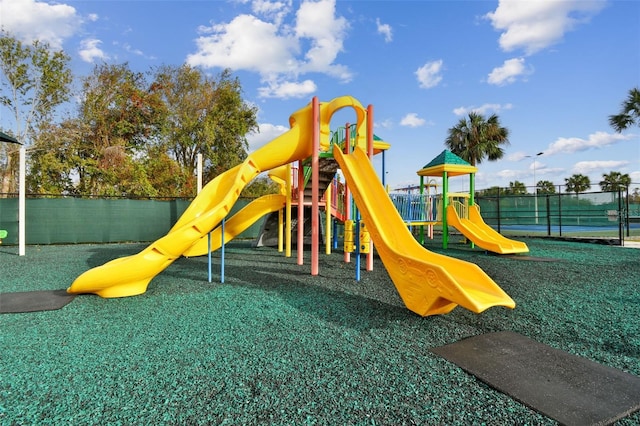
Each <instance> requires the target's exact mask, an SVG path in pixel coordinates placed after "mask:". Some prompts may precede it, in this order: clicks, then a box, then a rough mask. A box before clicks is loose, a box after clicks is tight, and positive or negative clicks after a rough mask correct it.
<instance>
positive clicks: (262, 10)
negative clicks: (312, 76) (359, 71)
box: [187, 0, 353, 98]
mask: <svg viewBox="0 0 640 426" xmlns="http://www.w3.org/2000/svg"><path fill="white" fill-rule="evenodd" d="M291 4H292V2H291V1H286V2H282V1H280V2H269V1H264V0H256V1H254V2H253V3H252V6H253V9H252V10H253V12H254V13H256V14H260V15H261V16H264V17H265V20H263V19H260V18H258V17H257V16H254V15H247V14H244V15H239V16H236V17H235V18H234V19H233V20H232V21H231V22H229V23H218V24H212V25H211V26H209V27H200V29H199V31H200V34H201V35H200V37H199V38H198V39H197V40H196V46H197V49H196V52H195V53H193V54H190V55H188V56H187V63H188V64H189V65H191V66H200V67H203V68H216V67H218V68H231V69H233V70H247V71H252V72H256V73H258V74H260V76H261V78H262V82H263V83H265V84H266V86H265V87H262V88H260V89H259V93H260V96H263V97H285V98H287V97H300V96H305V95H307V94H309V93H311V92H312V91H315V90H316V85H315V83H314V82H313V81H311V80H308V79H307V80H305V81H303V82H297V81H296V80H297V79H298V77H299V76H301V75H304V74H307V73H321V74H326V75H329V76H332V77H334V78H337V79H339V80H341V81H343V82H348V81H350V80H351V79H352V77H353V75H352V73H351V71H350V70H349V69H348V67H346V66H344V65H341V64H338V63H336V62H335V61H336V59H337V57H338V54H339V53H341V52H342V51H343V41H344V39H345V37H346V35H347V31H348V29H349V24H348V22H347V20H346V19H345V18H343V17H338V16H336V13H335V12H336V11H335V0H320V1H313V2H312V1H305V2H302V3H301V4H300V7H299V8H298V10H297V12H296V15H295V22H294V25H287V24H284V23H283V21H284V19H285V17H286V15H287V14H290V13H291ZM307 45H308V46H309V47H308V48H307V49H306V51H305V50H304V49H303V46H307ZM283 82H284V83H283ZM311 89H313V90H311ZM310 91H311V92H310Z"/></svg>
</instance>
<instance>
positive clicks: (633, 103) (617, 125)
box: [609, 87, 640, 133]
mask: <svg viewBox="0 0 640 426" xmlns="http://www.w3.org/2000/svg"><path fill="white" fill-rule="evenodd" d="M609 124H610V125H611V127H613V128H614V130H615V131H616V132H618V133H620V132H622V131H623V130H626V129H628V128H629V127H632V126H640V90H639V89H638V88H637V87H634V88H633V89H631V90H629V95H628V96H627V99H626V100H625V101H624V102H623V103H622V107H621V108H620V113H618V114H615V115H610V116H609Z"/></svg>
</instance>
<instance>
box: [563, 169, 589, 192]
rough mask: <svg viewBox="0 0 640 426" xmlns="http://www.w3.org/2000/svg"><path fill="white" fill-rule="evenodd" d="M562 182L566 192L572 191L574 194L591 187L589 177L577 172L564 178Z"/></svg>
mask: <svg viewBox="0 0 640 426" xmlns="http://www.w3.org/2000/svg"><path fill="white" fill-rule="evenodd" d="M564 182H565V185H566V192H574V193H575V194H576V195H578V194H579V193H581V192H585V191H587V190H588V189H589V188H591V181H590V180H589V177H588V176H585V175H583V174H579V173H577V174H574V175H572V176H571V177H568V178H565V179H564Z"/></svg>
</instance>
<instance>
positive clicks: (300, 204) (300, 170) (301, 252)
mask: <svg viewBox="0 0 640 426" xmlns="http://www.w3.org/2000/svg"><path fill="white" fill-rule="evenodd" d="M302 264H304V165H303V164H302V160H299V161H298V265H302Z"/></svg>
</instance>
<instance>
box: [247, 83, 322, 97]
mask: <svg viewBox="0 0 640 426" xmlns="http://www.w3.org/2000/svg"><path fill="white" fill-rule="evenodd" d="M317 89H318V87H317V86H316V84H315V83H314V82H313V81H311V80H305V81H303V82H293V81H284V82H278V81H269V82H268V84H267V86H265V87H260V88H259V89H258V95H259V96H260V97H261V98H280V99H290V98H304V97H307V96H309V95H310V94H311V93H314V92H315V91H316V90H317Z"/></svg>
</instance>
